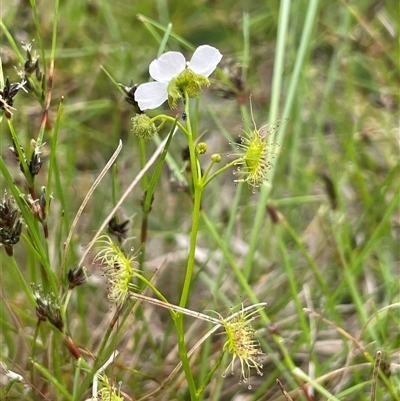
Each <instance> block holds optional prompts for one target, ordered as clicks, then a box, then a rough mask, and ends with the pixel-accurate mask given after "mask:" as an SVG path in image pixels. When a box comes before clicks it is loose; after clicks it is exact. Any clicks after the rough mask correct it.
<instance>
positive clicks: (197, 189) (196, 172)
mask: <svg viewBox="0 0 400 401" xmlns="http://www.w3.org/2000/svg"><path fill="white" fill-rule="evenodd" d="M185 112H186V126H187V130H185V131H183V132H184V133H185V135H186V139H187V141H188V147H189V154H190V166H191V170H192V179H193V194H194V206H193V214H192V230H191V234H190V248H189V255H188V261H187V267H186V275H185V281H184V283H183V289H182V294H181V299H180V302H179V306H180V307H182V308H184V307H185V306H186V304H187V300H188V297H189V290H190V284H191V281H192V276H193V270H194V263H195V252H196V241H197V233H198V231H199V221H200V209H201V195H202V193H203V189H204V186H203V184H202V182H201V181H200V180H201V177H200V174H201V171H200V168H199V167H198V160H197V156H196V151H195V145H194V140H193V136H192V127H191V119H190V107H189V97H188V95H187V93H185ZM183 316H184V315H183V314H182V313H178V314H177V316H176V318H175V328H176V333H177V337H178V349H179V355H180V358H181V361H182V366H183V370H184V372H185V376H186V380H187V383H188V386H189V391H190V395H191V399H192V400H197V399H198V396H197V390H196V385H195V382H194V379H193V375H192V372H191V370H190V365H189V358H188V353H187V349H186V344H185V333H184V328H183Z"/></svg>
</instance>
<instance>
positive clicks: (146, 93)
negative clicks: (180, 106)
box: [135, 45, 222, 110]
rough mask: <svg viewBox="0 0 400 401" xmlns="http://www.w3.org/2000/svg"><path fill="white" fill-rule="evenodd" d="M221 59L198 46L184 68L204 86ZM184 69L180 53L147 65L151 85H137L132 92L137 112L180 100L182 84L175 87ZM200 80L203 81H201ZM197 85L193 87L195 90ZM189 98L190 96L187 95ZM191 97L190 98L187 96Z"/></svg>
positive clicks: (211, 49) (214, 52)
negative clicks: (133, 92)
mask: <svg viewBox="0 0 400 401" xmlns="http://www.w3.org/2000/svg"><path fill="white" fill-rule="evenodd" d="M221 59H222V54H221V53H220V52H219V50H218V49H216V48H215V47H212V46H209V45H203V46H199V47H198V48H197V49H196V51H195V52H194V54H193V56H192V59H191V60H190V61H189V63H188V64H187V69H189V70H191V71H192V72H193V73H194V74H196V75H197V76H201V77H202V78H203V80H200V81H199V83H200V84H202V85H204V84H205V82H208V80H207V79H206V78H207V77H209V76H210V75H211V73H212V72H213V71H214V70H215V68H216V67H217V65H218V63H219V62H220V61H221ZM185 69H186V60H185V57H184V56H183V54H182V53H179V52H167V53H164V54H163V55H161V56H160V58H158V59H156V60H153V61H152V62H151V63H150V67H149V73H150V76H151V77H152V78H153V79H154V81H155V82H148V83H145V84H142V85H140V86H139V87H138V88H137V89H136V91H135V100H136V101H137V102H138V104H139V107H140V109H141V110H147V109H155V108H157V107H158V106H161V105H162V104H163V103H164V102H165V101H166V100H167V99H168V100H169V103H170V105H172V106H173V107H174V106H175V105H176V102H177V101H178V100H179V98H180V97H181V94H180V89H181V88H182V86H185V82H183V83H180V85H176V78H177V77H178V76H179V75H180V74H181V73H182V72H184V71H185ZM204 79H206V80H205V81H204ZM199 83H197V86H199ZM189 96H190V94H189ZM190 97H194V96H190Z"/></svg>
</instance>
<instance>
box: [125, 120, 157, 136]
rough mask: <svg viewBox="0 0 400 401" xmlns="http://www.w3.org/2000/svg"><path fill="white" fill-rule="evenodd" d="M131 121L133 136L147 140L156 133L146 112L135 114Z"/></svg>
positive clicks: (155, 128)
mask: <svg viewBox="0 0 400 401" xmlns="http://www.w3.org/2000/svg"><path fill="white" fill-rule="evenodd" d="M131 121H132V132H133V134H134V135H135V136H137V137H139V138H142V139H144V140H146V141H148V140H149V139H151V138H153V136H154V135H156V134H157V127H156V126H155V124H154V123H153V121H152V120H151V118H150V117H148V116H147V115H146V114H136V116H135V117H132V119H131Z"/></svg>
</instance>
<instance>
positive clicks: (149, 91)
mask: <svg viewBox="0 0 400 401" xmlns="http://www.w3.org/2000/svg"><path fill="white" fill-rule="evenodd" d="M167 87H168V84H167V83H165V82H148V83H146V84H142V85H139V86H138V88H137V89H136V91H135V100H136V101H137V102H138V104H139V107H140V110H148V109H156V108H157V107H158V106H161V105H162V104H163V103H164V102H165V101H166V100H167V99H168V92H167Z"/></svg>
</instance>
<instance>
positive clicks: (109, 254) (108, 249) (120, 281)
mask: <svg viewBox="0 0 400 401" xmlns="http://www.w3.org/2000/svg"><path fill="white" fill-rule="evenodd" d="M97 244H98V245H99V252H98V253H97V255H96V257H95V258H94V261H98V262H100V263H101V265H102V268H103V272H104V276H105V277H106V279H107V286H108V294H107V299H108V300H109V301H110V302H111V303H115V304H116V305H117V307H118V308H121V307H122V305H123V304H124V302H125V300H126V298H127V295H128V289H129V285H130V281H131V279H132V277H133V276H134V274H135V270H134V268H133V267H132V266H135V265H137V262H135V260H134V259H135V258H134V257H133V256H132V257H127V256H125V254H124V252H123V251H122V250H121V248H120V247H119V246H118V245H116V244H115V243H114V242H113V241H112V240H111V238H110V237H109V236H108V235H103V236H101V237H100V238H99V239H98V241H97Z"/></svg>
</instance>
